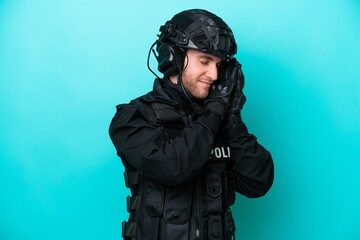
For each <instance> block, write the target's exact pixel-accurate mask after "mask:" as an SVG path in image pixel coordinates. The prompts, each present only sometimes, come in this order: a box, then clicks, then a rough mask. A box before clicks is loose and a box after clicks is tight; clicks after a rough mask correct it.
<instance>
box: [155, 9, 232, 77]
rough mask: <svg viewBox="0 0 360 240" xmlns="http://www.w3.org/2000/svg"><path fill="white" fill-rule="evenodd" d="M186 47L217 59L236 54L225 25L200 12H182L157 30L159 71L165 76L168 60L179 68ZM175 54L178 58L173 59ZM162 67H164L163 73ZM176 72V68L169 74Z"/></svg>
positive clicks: (210, 15) (209, 13)
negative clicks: (158, 33)
mask: <svg viewBox="0 0 360 240" xmlns="http://www.w3.org/2000/svg"><path fill="white" fill-rule="evenodd" d="M174 47H175V49H174ZM169 48H170V49H169ZM188 48H191V49H196V50H199V51H202V52H206V53H209V54H212V55H215V56H218V57H220V58H221V59H223V60H228V59H231V58H232V57H233V55H235V54H236V51H237V46H236V42H235V39H234V35H233V33H232V31H231V29H230V28H229V26H228V25H227V24H226V23H225V22H224V21H223V20H222V19H221V18H220V17H218V16H216V15H215V14H213V13H211V12H209V11H206V10H202V9H191V10H185V11H182V12H180V13H178V14H176V15H175V16H174V17H173V18H172V19H171V20H169V21H167V22H166V23H165V25H163V26H161V27H160V35H159V39H158V42H157V48H156V49H157V52H158V53H159V58H158V61H159V68H158V69H159V71H160V72H163V73H164V72H165V73H164V74H165V75H169V74H168V73H169V71H167V70H169V68H168V67H167V65H168V64H169V62H168V61H173V62H175V63H176V65H177V68H178V67H180V66H179V64H182V62H183V55H184V52H185V49H188ZM179 49H180V53H179ZM179 54H180V55H182V56H177V55H179ZM162 55H164V56H162ZM173 62H171V64H172V65H174V64H173ZM164 64H165V65H164ZM163 65H164V66H166V67H165V71H164V69H163ZM176 71H179V69H176V70H173V71H170V73H174V72H176Z"/></svg>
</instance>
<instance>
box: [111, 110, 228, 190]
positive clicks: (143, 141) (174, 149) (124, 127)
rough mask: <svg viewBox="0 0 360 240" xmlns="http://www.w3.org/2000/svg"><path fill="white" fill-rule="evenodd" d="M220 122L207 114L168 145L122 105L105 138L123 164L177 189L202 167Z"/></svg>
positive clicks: (136, 111) (136, 115) (159, 132)
mask: <svg viewBox="0 0 360 240" xmlns="http://www.w3.org/2000/svg"><path fill="white" fill-rule="evenodd" d="M220 121H221V119H220V118H219V117H218V116H217V115H216V114H214V113H211V112H207V113H205V114H204V115H202V116H201V117H199V118H198V119H197V120H196V121H193V122H192V123H191V124H190V125H189V126H187V127H185V128H184V129H182V130H181V132H180V134H179V136H177V137H176V138H174V139H173V140H172V141H170V142H169V141H167V140H166V139H164V137H163V135H162V132H161V129H160V128H158V127H155V126H153V124H151V123H149V122H148V121H147V119H146V118H145V117H144V116H143V115H142V114H141V113H140V112H139V110H138V109H137V108H136V106H133V105H131V104H124V105H119V106H118V107H117V113H116V114H115V116H114V118H113V119H112V121H111V124H110V128H109V134H110V137H111V140H112V142H113V144H114V145H115V148H116V150H117V153H118V155H119V156H120V157H121V159H122V160H123V161H124V162H126V163H127V164H130V165H131V166H132V167H133V168H135V169H136V170H138V171H140V173H142V174H143V175H145V176H146V177H149V178H152V179H155V180H157V181H159V182H161V183H162V184H165V185H177V184H181V183H183V182H185V181H188V180H190V179H192V178H193V177H194V176H195V175H196V174H197V173H198V172H199V170H200V169H201V168H202V167H203V166H204V165H205V163H206V162H207V160H208V158H209V154H210V151H211V147H212V145H213V143H214V136H215V134H216V131H217V129H218V126H219V124H220Z"/></svg>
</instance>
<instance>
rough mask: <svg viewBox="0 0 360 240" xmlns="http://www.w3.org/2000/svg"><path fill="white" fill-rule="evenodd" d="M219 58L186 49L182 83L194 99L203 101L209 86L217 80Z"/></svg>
mask: <svg viewBox="0 0 360 240" xmlns="http://www.w3.org/2000/svg"><path fill="white" fill-rule="evenodd" d="M220 63H221V58H219V57H217V56H214V55H211V54H208V53H203V52H200V51H197V50H194V49H188V50H187V52H186V56H185V63H184V66H185V68H184V71H183V75H182V81H183V84H184V87H185V89H186V90H187V91H189V92H190V93H191V94H192V95H193V96H194V97H195V98H198V99H205V98H206V97H207V96H208V94H209V89H210V86H211V84H213V83H214V82H215V81H216V80H217V78H218V69H219V65H220Z"/></svg>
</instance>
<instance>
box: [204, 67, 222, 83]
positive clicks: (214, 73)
mask: <svg viewBox="0 0 360 240" xmlns="http://www.w3.org/2000/svg"><path fill="white" fill-rule="evenodd" d="M218 71H219V69H218V66H217V65H216V64H210V65H209V66H208V69H207V71H206V75H207V77H209V79H211V80H212V81H216V80H217V79H218Z"/></svg>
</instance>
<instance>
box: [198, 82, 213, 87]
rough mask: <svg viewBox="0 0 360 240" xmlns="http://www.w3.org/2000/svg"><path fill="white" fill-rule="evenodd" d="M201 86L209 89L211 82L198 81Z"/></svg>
mask: <svg viewBox="0 0 360 240" xmlns="http://www.w3.org/2000/svg"><path fill="white" fill-rule="evenodd" d="M200 83H201V85H203V86H204V87H206V88H210V87H211V85H212V83H211V82H206V81H200Z"/></svg>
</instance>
